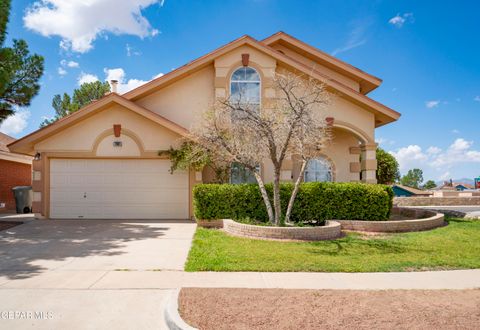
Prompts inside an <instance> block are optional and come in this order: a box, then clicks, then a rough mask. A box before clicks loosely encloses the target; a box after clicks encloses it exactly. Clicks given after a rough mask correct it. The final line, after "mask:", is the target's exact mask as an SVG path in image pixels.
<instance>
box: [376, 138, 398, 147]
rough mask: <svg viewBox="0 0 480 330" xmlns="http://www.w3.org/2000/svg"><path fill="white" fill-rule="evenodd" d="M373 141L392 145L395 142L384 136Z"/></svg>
mask: <svg viewBox="0 0 480 330" xmlns="http://www.w3.org/2000/svg"><path fill="white" fill-rule="evenodd" d="M375 142H377V143H378V144H381V145H394V144H395V141H393V140H390V139H386V138H382V137H379V138H376V139H375Z"/></svg>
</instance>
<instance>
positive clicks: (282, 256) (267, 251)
mask: <svg viewBox="0 0 480 330" xmlns="http://www.w3.org/2000/svg"><path fill="white" fill-rule="evenodd" d="M479 251H480V221H474V220H471V221H469V220H463V219H449V225H448V226H445V227H441V228H437V229H434V230H430V231H424V232H417V233H403V234H389V235H387V234H385V235H381V236H365V235H362V234H358V233H349V234H347V235H346V236H345V237H343V238H341V239H337V240H334V241H319V242H279V241H267V240H254V239H247V238H239V237H232V236H229V235H227V234H225V233H224V232H222V231H220V230H213V229H204V228H198V229H197V232H196V233H195V237H194V240H193V245H192V248H191V250H190V253H189V256H188V260H187V263H186V265H185V270H187V271H263V272H300V271H307V272H394V271H412V270H441V269H461V268H464V269H466V268H480V252H479Z"/></svg>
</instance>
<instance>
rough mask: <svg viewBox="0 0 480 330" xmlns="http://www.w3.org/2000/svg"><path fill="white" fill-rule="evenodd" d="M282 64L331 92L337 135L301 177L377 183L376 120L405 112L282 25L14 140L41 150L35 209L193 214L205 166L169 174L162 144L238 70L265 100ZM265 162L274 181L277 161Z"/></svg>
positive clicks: (32, 151)
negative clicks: (195, 191)
mask: <svg viewBox="0 0 480 330" xmlns="http://www.w3.org/2000/svg"><path fill="white" fill-rule="evenodd" d="M247 54H248V55H247ZM280 69H281V70H284V69H286V70H292V71H295V72H300V73H302V74H308V75H311V76H313V77H314V78H316V79H318V80H320V81H322V82H324V83H325V84H326V86H327V88H328V90H330V91H331V92H332V93H333V94H334V95H335V96H334V101H333V103H332V105H331V106H330V109H329V116H331V117H333V118H334V122H333V140H332V142H331V144H330V145H329V146H328V147H327V148H326V149H325V151H324V157H322V158H321V159H318V161H314V162H311V165H310V167H309V168H308V170H307V173H306V174H305V180H307V181H310V180H333V181H359V180H360V178H362V181H365V182H375V169H376V159H375V149H376V144H375V139H374V136H375V128H376V127H379V126H382V125H386V124H388V123H391V122H393V121H395V120H397V119H398V118H399V116H400V114H399V113H398V112H395V111H394V110H392V109H390V108H388V107H386V106H384V105H382V104H380V103H378V102H376V101H374V100H372V99H371V98H369V97H368V96H367V94H368V93H369V92H370V91H372V90H374V89H375V88H377V87H378V86H379V85H380V84H381V80H380V79H379V78H376V77H374V76H372V75H370V74H367V73H365V72H363V71H361V70H359V69H357V68H355V67H353V66H351V65H349V64H347V63H345V62H342V61H340V60H338V59H336V58H334V57H332V56H330V55H328V54H326V53H324V52H322V51H320V50H318V49H316V48H314V47H312V46H309V45H307V44H305V43H303V42H302V41H300V40H297V39H295V38H293V37H291V36H289V35H287V34H285V33H283V32H279V33H276V34H274V35H272V36H270V37H268V38H266V39H264V40H262V41H258V40H255V39H253V38H251V37H249V36H243V37H241V38H239V39H236V40H234V41H232V42H230V43H229V44H226V45H224V46H222V47H220V48H218V49H216V50H214V51H213V52H211V53H209V54H206V55H204V56H202V57H200V58H198V59H196V60H194V61H192V62H190V63H188V64H186V65H184V66H182V67H180V68H178V69H176V70H173V71H172V72H170V73H168V74H165V75H164V76H162V77H160V78H157V79H154V80H152V81H150V82H148V83H146V84H144V85H142V86H140V87H138V88H136V89H134V90H132V91H130V92H127V93H125V94H123V95H119V94H117V93H115V92H112V93H110V94H108V95H106V96H105V97H103V98H102V99H100V100H97V101H95V102H93V103H91V104H89V105H87V106H85V107H84V108H83V109H81V110H79V111H78V112H75V113H74V114H72V115H70V116H68V117H65V118H63V119H61V120H59V121H57V122H56V123H54V124H52V125H50V126H47V127H45V128H42V129H40V130H38V131H35V132H33V133H31V134H29V135H27V136H25V137H23V138H22V139H19V140H17V141H15V142H13V143H12V144H10V145H9V148H10V150H11V151H13V152H17V153H23V154H27V155H31V156H35V160H34V161H33V191H34V205H33V209H34V212H35V213H37V214H38V215H39V216H41V217H45V218H54V219H55V218H85V219H87V218H95V219H98V218H104V219H108V218H127V219H128V218H169V219H185V218H190V217H191V216H192V201H191V199H192V197H191V188H192V186H193V185H195V184H196V183H200V182H202V181H204V180H207V178H208V173H206V172H205V171H204V172H203V173H202V172H194V171H190V172H187V171H185V172H182V171H178V172H175V173H174V174H170V173H169V167H170V161H169V160H168V159H166V158H162V157H160V156H158V151H159V150H165V149H168V148H169V147H170V146H177V145H178V143H179V138H181V137H182V136H183V135H185V134H186V133H187V132H188V129H189V128H190V127H191V126H192V124H193V122H194V120H195V119H196V118H198V113H200V112H201V111H204V110H205V109H207V107H209V106H210V105H211V104H212V103H213V100H214V98H215V97H225V96H228V95H229V93H231V91H232V90H233V89H232V84H233V83H234V82H233V80H232V79H233V78H232V77H233V76H235V77H236V78H235V84H242V83H246V84H248V83H251V84H253V85H249V86H250V87H253V89H254V90H255V89H256V90H257V91H258V93H259V96H258V97H259V98H260V99H262V98H268V97H271V96H272V88H271V82H272V76H273V74H274V73H275V72H276V71H277V70H280ZM247 75H248V77H247ZM242 77H244V78H242ZM242 79H245V81H242ZM360 154H362V161H361V162H360ZM262 166H263V168H262V173H263V175H264V177H265V178H264V179H265V180H266V181H271V179H272V170H271V166H270V165H269V164H268V163H265V164H262ZM297 172H298V170H297V166H296V163H295V161H292V160H290V161H287V162H286V163H285V166H284V168H283V171H282V179H283V180H286V181H288V180H293V179H296V175H297V174H296V173H297ZM241 179H242V178H241V177H236V178H232V181H239V180H240V181H241Z"/></svg>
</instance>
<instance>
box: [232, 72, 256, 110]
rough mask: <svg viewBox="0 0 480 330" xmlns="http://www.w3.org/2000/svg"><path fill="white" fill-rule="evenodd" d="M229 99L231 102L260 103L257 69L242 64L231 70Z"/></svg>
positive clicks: (254, 104)
mask: <svg viewBox="0 0 480 330" xmlns="http://www.w3.org/2000/svg"><path fill="white" fill-rule="evenodd" d="M230 99H231V100H232V101H233V102H239V103H244V104H249V105H253V106H259V105H260V75H259V74H258V72H257V70H255V69H254V68H251V67H248V66H244V67H241V68H238V69H237V70H235V71H234V72H233V74H232V78H231V79H230Z"/></svg>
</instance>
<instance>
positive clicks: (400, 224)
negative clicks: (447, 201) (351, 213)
mask: <svg viewBox="0 0 480 330" xmlns="http://www.w3.org/2000/svg"><path fill="white" fill-rule="evenodd" d="M392 213H393V214H401V215H404V216H407V217H412V218H415V219H412V220H387V221H364V220H335V221H337V222H339V223H340V224H341V225H342V229H345V230H356V231H367V232H380V233H399V232H410V231H421V230H429V229H433V228H437V227H441V226H443V225H444V224H445V220H444V215H443V214H442V213H436V212H434V211H429V210H420V209H406V208H396V207H394V208H393V209H392Z"/></svg>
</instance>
